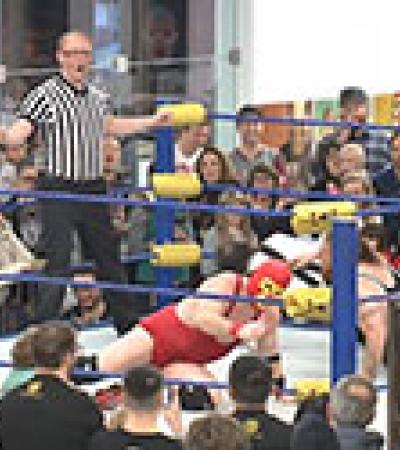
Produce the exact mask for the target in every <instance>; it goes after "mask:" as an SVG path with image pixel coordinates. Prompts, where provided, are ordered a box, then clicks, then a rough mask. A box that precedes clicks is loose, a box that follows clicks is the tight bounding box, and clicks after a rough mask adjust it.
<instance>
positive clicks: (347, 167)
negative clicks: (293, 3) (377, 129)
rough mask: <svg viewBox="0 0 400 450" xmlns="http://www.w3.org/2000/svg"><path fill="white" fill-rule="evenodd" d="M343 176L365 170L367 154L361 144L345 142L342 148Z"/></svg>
mask: <svg viewBox="0 0 400 450" xmlns="http://www.w3.org/2000/svg"><path fill="white" fill-rule="evenodd" d="M339 158H340V171H341V177H342V178H344V177H347V176H349V175H351V174H353V173H356V172H363V171H365V155H364V150H363V148H362V146H361V145H360V144H352V143H351V144H345V145H343V146H342V147H341V149H340V157H339Z"/></svg>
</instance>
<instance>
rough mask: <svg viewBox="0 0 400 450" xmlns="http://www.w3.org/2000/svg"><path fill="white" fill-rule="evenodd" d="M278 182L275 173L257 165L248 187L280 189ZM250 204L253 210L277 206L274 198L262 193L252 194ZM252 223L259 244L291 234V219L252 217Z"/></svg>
mask: <svg viewBox="0 0 400 450" xmlns="http://www.w3.org/2000/svg"><path fill="white" fill-rule="evenodd" d="M278 181H279V180H278V176H277V174H276V173H275V172H274V171H272V170H271V169H270V168H269V167H267V166H265V165H263V164H257V165H256V166H254V167H253V169H252V170H251V172H250V177H249V180H248V187H251V188H256V189H276V188H278ZM249 202H250V206H251V208H254V209H273V208H274V206H275V204H276V201H275V199H274V198H273V197H271V196H270V195H266V194H260V193H254V194H251V195H250V196H249ZM250 222H251V227H252V229H253V231H254V233H255V234H256V235H257V238H258V241H259V242H262V241H264V239H266V238H267V237H268V236H271V235H272V234H275V233H290V232H291V225H290V218H289V217H287V218H286V217H272V216H271V217H268V216H250Z"/></svg>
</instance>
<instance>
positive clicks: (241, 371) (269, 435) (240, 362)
mask: <svg viewBox="0 0 400 450" xmlns="http://www.w3.org/2000/svg"><path fill="white" fill-rule="evenodd" d="M272 383H273V380H272V376H271V368H270V367H268V363H267V362H266V361H265V360H263V359H261V358H259V357H257V356H240V357H239V358H238V359H236V360H235V361H234V362H233V363H232V365H231V367H230V370H229V391H230V395H231V397H232V399H233V401H234V402H235V412H234V414H233V416H234V418H235V419H236V420H238V421H239V422H240V423H241V424H242V426H243V428H244V430H245V431H246V432H247V434H248V435H249V436H250V438H251V448H252V449H253V450H264V449H265V450H267V449H274V450H289V448H290V436H291V432H292V427H291V426H290V425H288V424H286V423H284V422H282V421H281V420H279V419H278V418H276V417H274V416H273V415H271V414H269V413H268V412H267V411H266V403H267V401H268V396H269V394H270V390H271V387H272Z"/></svg>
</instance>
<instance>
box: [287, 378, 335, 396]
mask: <svg viewBox="0 0 400 450" xmlns="http://www.w3.org/2000/svg"><path fill="white" fill-rule="evenodd" d="M294 386H295V390H296V392H297V395H296V396H297V399H298V400H299V401H301V400H304V399H306V398H309V397H315V396H318V395H323V394H329V390H330V381H329V378H304V379H302V380H298V381H296V382H295V384H294Z"/></svg>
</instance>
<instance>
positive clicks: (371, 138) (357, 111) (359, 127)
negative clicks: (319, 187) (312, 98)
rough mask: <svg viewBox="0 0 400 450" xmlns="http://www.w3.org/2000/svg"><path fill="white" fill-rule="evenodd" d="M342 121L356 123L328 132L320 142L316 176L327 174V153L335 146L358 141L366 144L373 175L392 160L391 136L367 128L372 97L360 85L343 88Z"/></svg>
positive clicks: (340, 100) (320, 176) (368, 166)
mask: <svg viewBox="0 0 400 450" xmlns="http://www.w3.org/2000/svg"><path fill="white" fill-rule="evenodd" d="M339 103H340V120H342V121H345V122H351V123H352V124H354V126H351V127H338V128H337V129H336V130H335V131H333V133H330V134H328V135H326V136H325V137H324V138H323V139H322V140H321V141H320V143H319V145H318V149H317V161H316V163H315V165H314V167H313V175H314V177H315V179H323V178H324V177H325V176H326V173H324V168H325V167H326V164H325V159H326V154H327V152H328V150H329V148H330V147H331V145H332V144H334V145H343V144H347V143H357V144H360V145H361V146H362V149H363V153H364V155H365V160H366V170H367V172H368V174H369V176H370V177H372V176H374V175H375V174H376V173H377V172H379V171H380V170H382V169H383V168H384V167H385V166H386V164H387V162H388V161H389V156H390V155H389V139H388V137H387V133H386V132H382V130H367V129H366V128H364V127H363V125H364V124H365V122H366V121H367V119H368V97H367V95H366V93H365V91H364V90H363V89H361V88H359V87H353V86H352V87H345V88H343V89H342V90H341V91H340V98H339Z"/></svg>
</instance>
